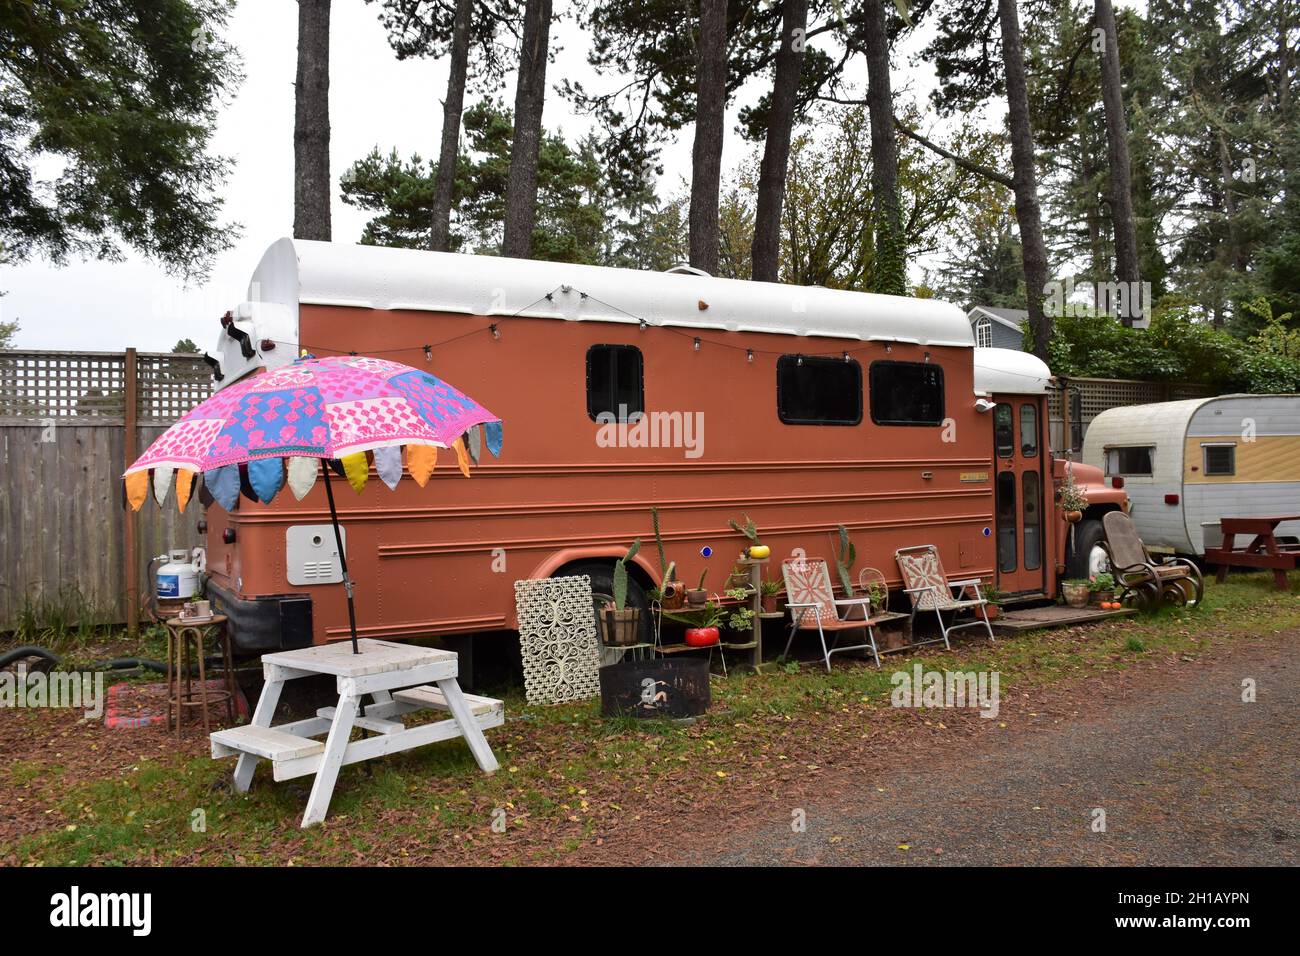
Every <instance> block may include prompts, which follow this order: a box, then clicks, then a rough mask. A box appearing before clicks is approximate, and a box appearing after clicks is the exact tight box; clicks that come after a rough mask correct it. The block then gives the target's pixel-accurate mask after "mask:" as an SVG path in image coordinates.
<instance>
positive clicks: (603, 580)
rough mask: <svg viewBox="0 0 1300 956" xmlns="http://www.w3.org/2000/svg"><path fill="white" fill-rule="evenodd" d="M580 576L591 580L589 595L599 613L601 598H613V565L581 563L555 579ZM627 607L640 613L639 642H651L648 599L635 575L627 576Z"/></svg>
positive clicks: (561, 571)
mask: <svg viewBox="0 0 1300 956" xmlns="http://www.w3.org/2000/svg"><path fill="white" fill-rule="evenodd" d="M629 572H630V568H629ZM582 574H585V575H587V576H588V577H590V578H591V594H592V597H593V598H595V606H596V609H597V611H599V608H600V604H601V598H608V599H610V600H613V598H614V565H613V563H610V562H605V561H583V562H582V563H580V564H571V565H569V566H568V567H566V568H562V569H560V570H559V571H557V572H556V573H555V577H576V576H578V575H582ZM627 606H628V607H629V608H637V609H638V610H640V612H641V627H640V631H641V638H640V639H641V642H642V643H643V644H649V643H651V642H653V641H654V624H653V622H652V621H651V620H650V598H649V597H648V596H647V595H646V593H645V588H643V587H641V584H640V583H639V582H638V581H637V579H636V575H634V574H632V573H629V574H628V576H627ZM596 633H597V635H599V634H600V621H599V619H597V621H596Z"/></svg>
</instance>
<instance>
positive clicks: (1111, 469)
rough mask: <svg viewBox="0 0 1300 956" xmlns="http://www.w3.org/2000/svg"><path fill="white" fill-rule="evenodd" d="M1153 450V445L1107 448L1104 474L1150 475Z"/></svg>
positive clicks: (1153, 455)
mask: <svg viewBox="0 0 1300 956" xmlns="http://www.w3.org/2000/svg"><path fill="white" fill-rule="evenodd" d="M1155 450H1156V449H1155V446H1154V445H1137V446H1133V447H1129V448H1107V449H1106V474H1108V475H1124V476H1133V475H1136V476H1138V477H1142V476H1144V475H1150V474H1151V473H1152V472H1151V460H1152V459H1153V458H1154V457H1155Z"/></svg>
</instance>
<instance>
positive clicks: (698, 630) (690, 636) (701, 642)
mask: <svg viewBox="0 0 1300 956" xmlns="http://www.w3.org/2000/svg"><path fill="white" fill-rule="evenodd" d="M686 643H687V644H689V645H691V647H712V646H713V645H714V644H716V643H718V629H717V628H716V627H688V628H687V629H686Z"/></svg>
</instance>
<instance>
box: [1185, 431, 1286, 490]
mask: <svg viewBox="0 0 1300 956" xmlns="http://www.w3.org/2000/svg"><path fill="white" fill-rule="evenodd" d="M1202 445H1232V446H1233V447H1234V449H1235V451H1234V454H1235V457H1236V473H1235V474H1233V475H1206V474H1205V455H1204V453H1203V451H1202V447H1201V446H1202ZM1183 481H1184V482H1186V483H1187V484H1195V485H1213V484H1233V483H1241V482H1253V481H1295V482H1300V435H1264V436H1261V437H1258V438H1256V439H1254V440H1253V441H1246V440H1245V439H1243V438H1242V437H1241V435H1240V434H1236V435H1223V436H1219V437H1207V436H1205V435H1198V436H1195V437H1190V438H1188V439H1187V444H1186V446H1185V448H1184V455H1183Z"/></svg>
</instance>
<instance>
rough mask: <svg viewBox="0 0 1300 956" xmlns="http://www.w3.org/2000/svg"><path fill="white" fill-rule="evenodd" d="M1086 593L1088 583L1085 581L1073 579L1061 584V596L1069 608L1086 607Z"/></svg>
mask: <svg viewBox="0 0 1300 956" xmlns="http://www.w3.org/2000/svg"><path fill="white" fill-rule="evenodd" d="M1088 593H1089V592H1088V581H1087V580H1085V579H1081V578H1075V579H1073V580H1070V581H1062V582H1061V596H1062V597H1064V598H1065V603H1066V604H1068V605H1069V606H1070V607H1087V606H1088Z"/></svg>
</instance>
